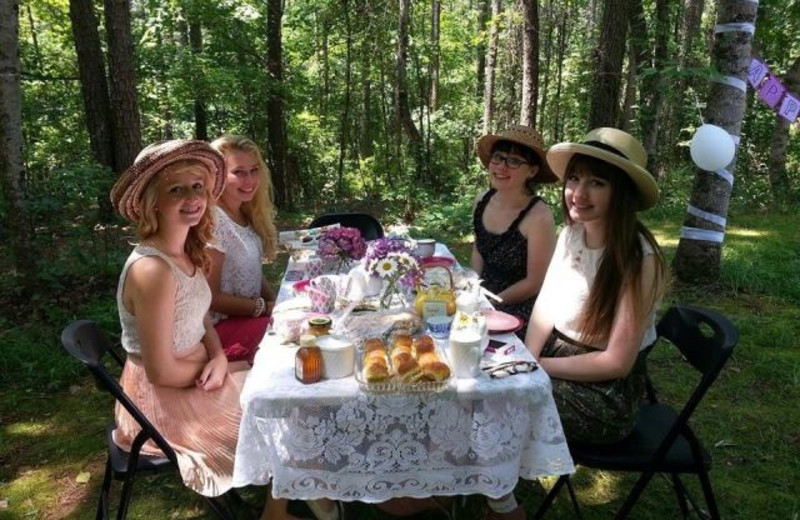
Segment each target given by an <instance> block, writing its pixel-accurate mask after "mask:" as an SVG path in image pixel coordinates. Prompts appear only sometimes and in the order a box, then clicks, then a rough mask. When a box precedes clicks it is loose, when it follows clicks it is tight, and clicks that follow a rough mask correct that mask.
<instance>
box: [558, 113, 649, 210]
mask: <svg viewBox="0 0 800 520" xmlns="http://www.w3.org/2000/svg"><path fill="white" fill-rule="evenodd" d="M576 153H579V154H581V155H588V156H589V157H594V158H596V159H600V160H601V161H604V162H607V163H609V164H612V165H614V166H616V167H617V168H619V169H620V170H622V171H624V172H625V173H627V174H628V177H630V178H631V180H632V181H633V182H634V183H635V184H636V188H637V189H638V190H639V201H640V203H639V209H640V210H644V209H649V208H652V207H653V206H654V205H655V204H656V202H658V198H659V196H660V191H659V189H658V184H656V180H655V179H654V178H653V176H652V175H650V172H648V171H647V170H646V169H645V167H646V166H647V152H646V151H645V149H644V146H642V143H640V142H639V141H638V140H637V139H636V138H635V137H633V136H632V135H630V134H629V133H627V132H623V131H622V130H617V129H616V128H595V129H594V130H592V131H591V132H589V133H588V134H586V135H585V136H584V137H583V139H581V140H580V142H577V143H559V144H556V145H553V146H551V147H550V150H549V151H548V152H547V163H548V164H549V165H550V170H552V171H553V173H555V174H556V175H557V176H558V178H559V179H562V180H563V179H564V173H565V171H566V169H567V164H569V160H570V159H571V158H572V156H573V155H575V154H576Z"/></svg>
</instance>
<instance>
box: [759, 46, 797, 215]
mask: <svg viewBox="0 0 800 520" xmlns="http://www.w3.org/2000/svg"><path fill="white" fill-rule="evenodd" d="M783 85H784V86H785V87H786V88H787V90H789V91H790V92H797V91H798V90H800V58H797V59H795V61H794V63H793V64H792V66H791V67H790V68H789V70H788V72H786V76H785V77H784V78H783ZM790 125H791V123H790V122H789V121H787V120H786V119H784V118H782V117H781V116H779V115H777V114H776V115H775V126H773V127H772V140H771V141H770V145H769V160H768V162H767V166H768V168H767V171H769V185H770V188H771V189H772V196H773V198H774V199H775V201H776V202H779V203H781V202H785V201H786V200H788V195H789V194H790V186H789V179H788V177H787V175H786V147H787V145H788V144H789V126H790Z"/></svg>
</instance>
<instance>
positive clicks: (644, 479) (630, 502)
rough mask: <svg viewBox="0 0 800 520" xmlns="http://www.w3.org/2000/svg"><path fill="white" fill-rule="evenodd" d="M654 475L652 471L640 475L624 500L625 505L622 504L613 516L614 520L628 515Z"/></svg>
mask: <svg viewBox="0 0 800 520" xmlns="http://www.w3.org/2000/svg"><path fill="white" fill-rule="evenodd" d="M654 474H655V473H653V472H652V471H651V472H648V473H642V476H641V477H639V480H637V481H636V484H634V486H633V489H632V490H631V492H630V493H628V497H627V498H626V499H625V503H624V504H622V508H621V509H620V510H619V511H618V512H617V514H616V516H614V518H615V519H616V520H622V519H623V518H625V517H627V516H628V513H630V512H631V509H633V506H634V504H636V501H637V500H639V496H640V495H641V494H642V491H644V488H645V487H647V484H648V483H649V482H650V479H652V478H653V475H654Z"/></svg>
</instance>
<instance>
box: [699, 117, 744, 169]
mask: <svg viewBox="0 0 800 520" xmlns="http://www.w3.org/2000/svg"><path fill="white" fill-rule="evenodd" d="M735 152H736V144H735V143H734V142H733V138H732V137H731V136H730V134H729V133H728V132H726V131H725V130H723V129H722V128H720V127H718V126H715V125H702V126H701V127H700V128H698V129H697V131H696V132H695V133H694V137H692V143H691V144H690V145H689V153H690V155H691V156H692V161H694V163H695V164H696V165H697V166H698V167H699V168H700V169H701V170H706V171H709V172H714V171H717V170H719V169H722V168H724V167H725V166H727V165H729V164H730V163H731V161H732V160H733V155H734V153H735Z"/></svg>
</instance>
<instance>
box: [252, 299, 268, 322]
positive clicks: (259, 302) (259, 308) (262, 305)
mask: <svg viewBox="0 0 800 520" xmlns="http://www.w3.org/2000/svg"><path fill="white" fill-rule="evenodd" d="M266 310H267V302H265V301H264V298H260V297H259V298H257V299H256V308H255V310H254V311H253V317H254V318H258V317H259V316H261V315H262V314H264V311H266Z"/></svg>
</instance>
